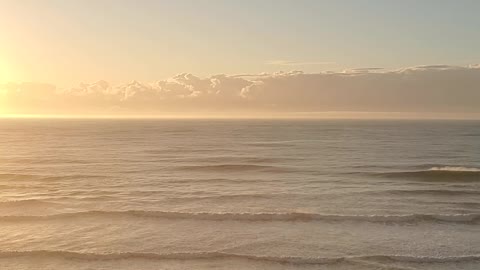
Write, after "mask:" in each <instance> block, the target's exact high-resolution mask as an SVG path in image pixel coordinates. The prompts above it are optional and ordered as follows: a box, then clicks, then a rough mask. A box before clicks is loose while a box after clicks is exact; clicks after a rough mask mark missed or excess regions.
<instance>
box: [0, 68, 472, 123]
mask: <svg viewBox="0 0 480 270" xmlns="http://www.w3.org/2000/svg"><path fill="white" fill-rule="evenodd" d="M0 105H1V106H2V107H3V111H5V112H7V113H11V114H108V115H111V114H120V115H121V114H128V115H134V114H140V115H142V114H149V115H162V114H166V113H174V114H189V115H192V114H202V113H212V114H217V115H223V114H228V113H245V114H250V115H251V114H255V113H262V112H263V113H265V112H278V113H296V112H327V111H336V112H347V111H355V112H405V113H417V112H418V113H427V112H428V113H480V66H479V65H470V66H468V67H458V66H447V65H435V66H418V67H411V68H405V69H400V70H394V71H386V70H383V69H381V68H362V69H352V70H347V71H343V72H326V73H315V74H311V73H304V72H302V71H291V72H277V73H271V74H267V73H262V74H257V75H255V74H242V75H225V74H220V75H214V76H210V77H207V78H201V77H197V76H195V75H192V74H188V73H184V74H179V75H177V76H174V77H173V78H170V79H167V80H160V81H156V82H150V83H143V82H138V81H131V82H128V83H125V84H121V85H111V84H110V83H108V82H106V81H98V82H94V83H82V84H80V85H78V86H76V87H72V88H69V89H59V88H57V87H55V86H54V85H50V84H38V83H9V84H3V85H0Z"/></svg>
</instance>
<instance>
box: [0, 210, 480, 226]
mask: <svg viewBox="0 0 480 270" xmlns="http://www.w3.org/2000/svg"><path fill="white" fill-rule="evenodd" d="M99 216H103V217H143V218H159V219H192V220H212V221H250V222H265V221H291V222H293V221H296V222H310V221H324V222H341V221H358V222H375V223H415V222H448V223H465V224H470V223H478V222H480V214H452V215H439V214H409V215H324V214H317V213H299V212H287V213H227V212H223V213H222V212H217V213H215V212H196V213H189V212H163V211H141V210H127V211H87V212H73V213H62V214H56V215H47V216H40V215H38V216H3V217H0V221H21V220H27V221H28V220H38V219H72V218H85V217H99Z"/></svg>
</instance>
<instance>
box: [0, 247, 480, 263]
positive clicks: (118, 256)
mask: <svg viewBox="0 0 480 270" xmlns="http://www.w3.org/2000/svg"><path fill="white" fill-rule="evenodd" d="M25 256H28V257H32V256H38V257H42V258H45V257H46V258H61V259H75V260H84V261H113V260H126V259H145V260H199V259H210V260H212V259H245V260H252V261H262V262H274V263H283V264H299V265H302V264H335V263H342V262H347V263H348V262H351V263H355V262H356V261H372V262H375V261H377V262H378V261H381V262H385V261H392V262H413V263H445V262H456V263H458V262H471V261H479V260H480V255H465V256H449V257H426V256H423V257H422V256H401V255H365V256H345V257H295V256H256V255H249V254H235V253H227V252H221V251H220V252H215V251H214V252H198V253H192V252H185V253H140V252H120V253H81V252H72V251H56V250H30V251H3V252H0V258H11V257H25Z"/></svg>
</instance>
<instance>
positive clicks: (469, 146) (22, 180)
mask: <svg viewBox="0 0 480 270" xmlns="http://www.w3.org/2000/svg"><path fill="white" fill-rule="evenodd" d="M0 216H1V217H0V269H15V270H27V269H28V270H30V269H62V270H80V269H82V270H86V269H119V270H123V269H131V270H153V269H169V270H177V269H239V270H240V269H355V270H357V269H360V270H362V269H435V270H437V269H445V270H447V269H448V270H451V269H469V270H476V269H480V122H475V121H400V120H396V121H383V120H376V121H367V120H357V121H353V120H315V121H314V120H268V121H267V120H106V119H105V120H58V119H57V120H52V119H50V120H49V119H3V120H0Z"/></svg>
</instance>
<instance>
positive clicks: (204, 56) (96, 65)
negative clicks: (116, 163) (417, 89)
mask: <svg viewBox="0 0 480 270" xmlns="http://www.w3.org/2000/svg"><path fill="white" fill-rule="evenodd" d="M479 10H480V1H477V0H463V1H453V0H451V1H442V0H430V1H429V0H422V1H417V0H411V1H409V0H406V1H393V0H391V1H390V0H380V1H374V0H368V1H366V0H365V1H362V0H350V1H341V0H340V1H337V0H335V1H321V0H315V1H298V0H297V1H282V0H271V1H269V0H262V1H248V0H242V1H240V0H238V1H228V0H223V1H215V0H204V1H202V0H191V1H182V0H180V1H179V0H175V1H161V0H157V1H149V0H135V1H128V0H85V1H80V0H78V1H73V0H0V32H1V33H2V34H1V35H0V62H1V63H2V64H1V65H2V67H1V69H2V72H3V73H6V74H4V75H3V76H2V77H3V78H2V80H3V81H5V80H20V81H41V82H49V83H57V84H61V85H65V86H67V85H68V86H71V85H76V84H78V83H79V82H83V81H87V82H90V81H96V80H99V79H104V80H108V81H111V82H122V81H124V80H126V79H127V80H132V79H136V80H143V81H154V80H158V79H165V78H168V77H171V76H174V75H175V74H178V73H183V72H188V73H193V74H197V75H199V76H207V75H212V74H223V73H225V74H238V73H259V72H274V71H279V70H297V69H300V70H303V71H306V72H318V71H325V70H342V69H346V68H362V67H383V68H402V67H411V66H417V65H432V64H451V65H467V64H472V63H478V62H480V50H478V48H480V34H479V30H478V29H480V16H479V14H478V12H479Z"/></svg>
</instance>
